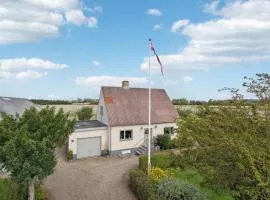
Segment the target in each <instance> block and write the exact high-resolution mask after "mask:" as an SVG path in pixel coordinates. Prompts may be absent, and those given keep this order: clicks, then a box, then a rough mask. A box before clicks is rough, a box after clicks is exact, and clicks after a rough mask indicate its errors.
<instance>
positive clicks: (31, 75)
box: [14, 70, 47, 79]
mask: <svg viewBox="0 0 270 200" xmlns="http://www.w3.org/2000/svg"><path fill="white" fill-rule="evenodd" d="M43 76H47V72H44V73H40V72H35V71H31V70H27V71H25V72H18V73H16V74H15V75H14V77H15V78H17V79H38V78H41V77H43Z"/></svg>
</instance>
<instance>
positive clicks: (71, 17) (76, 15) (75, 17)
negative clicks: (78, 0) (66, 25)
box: [66, 10, 86, 26]
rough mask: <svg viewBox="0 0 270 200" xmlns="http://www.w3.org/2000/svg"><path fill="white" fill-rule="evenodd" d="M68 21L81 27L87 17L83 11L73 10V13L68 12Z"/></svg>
mask: <svg viewBox="0 0 270 200" xmlns="http://www.w3.org/2000/svg"><path fill="white" fill-rule="evenodd" d="M66 19H67V22H70V23H73V24H76V25H78V26H79V25H82V24H83V23H84V22H85V20H86V17H85V16H84V14H83V12H82V11H81V10H71V11H68V12H66Z"/></svg>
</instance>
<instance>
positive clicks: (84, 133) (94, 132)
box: [68, 127, 108, 154]
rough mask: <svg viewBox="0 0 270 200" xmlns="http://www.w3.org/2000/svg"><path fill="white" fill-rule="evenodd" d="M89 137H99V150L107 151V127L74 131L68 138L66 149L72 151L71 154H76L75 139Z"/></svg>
mask: <svg viewBox="0 0 270 200" xmlns="http://www.w3.org/2000/svg"><path fill="white" fill-rule="evenodd" d="M90 137H101V150H108V133H107V127H102V128H88V129H77V130H75V132H74V133H72V134H71V135H70V136H69V141H68V149H69V150H72V151H73V154H77V139H78V138H90Z"/></svg>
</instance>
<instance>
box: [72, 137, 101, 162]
mask: <svg viewBox="0 0 270 200" xmlns="http://www.w3.org/2000/svg"><path fill="white" fill-rule="evenodd" d="M100 155H101V137H90V138H79V139H77V158H86V157H93V156H100Z"/></svg>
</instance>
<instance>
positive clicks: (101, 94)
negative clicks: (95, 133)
mask: <svg viewBox="0 0 270 200" xmlns="http://www.w3.org/2000/svg"><path fill="white" fill-rule="evenodd" d="M100 106H103V117H102V116H101V115H100ZM105 106H106V105H105V102H104V97H103V93H102V90H100V97H99V102H98V107H97V120H98V121H100V122H102V123H103V124H106V125H108V115H107V109H106V107H105Z"/></svg>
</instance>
